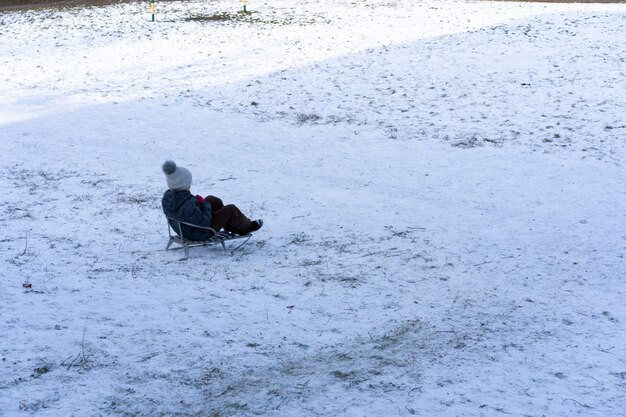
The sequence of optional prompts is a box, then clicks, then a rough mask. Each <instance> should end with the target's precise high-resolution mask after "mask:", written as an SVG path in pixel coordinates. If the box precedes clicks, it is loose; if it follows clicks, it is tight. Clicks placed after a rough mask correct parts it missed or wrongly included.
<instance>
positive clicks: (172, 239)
mask: <svg viewBox="0 0 626 417" xmlns="http://www.w3.org/2000/svg"><path fill="white" fill-rule="evenodd" d="M165 217H166V219H167V234H168V235H169V241H168V242H167V246H166V247H165V250H166V251H167V250H169V249H170V246H172V243H177V244H179V245H180V247H177V248H172V249H181V248H182V249H183V252H185V257H184V258H183V259H187V258H189V248H190V247H195V246H210V245H215V244H217V243H219V244H221V245H222V248H224V251H227V249H226V243H225V242H228V241H229V240H238V239H245V240H244V241H243V242H242V243H241V244H240V245H239V246H237V247H236V248H235V249H233V250H231V251H230V253H234V252H235V251H236V250H237V249H239V248H240V247H242V246H243V245H245V244H246V243H247V242H248V241H249V240H250V238H251V237H252V233H248V234H247V235H238V234H235V233H231V232H225V231H217V230H215V229H213V228H212V227H206V226H198V225H197V224H192V223H187V222H182V221H180V220H177V219H174V218H171V217H167V216H165ZM170 221H172V222H174V223H176V224H177V225H178V230H180V235H179V234H177V233H176V231H175V230H174V229H173V228H172V225H171V224H170ZM183 224H185V225H187V226H191V227H196V228H198V229H204V230H208V231H209V232H210V233H211V237H210V238H209V239H207V240H189V239H185V236H183V228H182V227H181V226H182V225H183Z"/></svg>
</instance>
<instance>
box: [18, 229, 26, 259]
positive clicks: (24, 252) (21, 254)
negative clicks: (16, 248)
mask: <svg viewBox="0 0 626 417" xmlns="http://www.w3.org/2000/svg"><path fill="white" fill-rule="evenodd" d="M26 249H28V232H26V243H25V244H24V250H23V251H22V253H20V254H19V255H18V256H23V255H25V254H26Z"/></svg>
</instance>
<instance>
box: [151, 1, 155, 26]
mask: <svg viewBox="0 0 626 417" xmlns="http://www.w3.org/2000/svg"><path fill="white" fill-rule="evenodd" d="M150 11H151V12H152V21H153V22H154V0H150Z"/></svg>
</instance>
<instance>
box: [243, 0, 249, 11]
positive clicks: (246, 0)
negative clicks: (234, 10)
mask: <svg viewBox="0 0 626 417" xmlns="http://www.w3.org/2000/svg"><path fill="white" fill-rule="evenodd" d="M246 3H248V0H243V12H244V13H246V12H247V10H246Z"/></svg>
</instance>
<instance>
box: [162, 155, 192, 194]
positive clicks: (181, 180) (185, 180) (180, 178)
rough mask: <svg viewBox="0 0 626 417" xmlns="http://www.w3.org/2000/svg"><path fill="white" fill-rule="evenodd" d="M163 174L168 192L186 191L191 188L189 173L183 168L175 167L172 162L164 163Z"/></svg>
mask: <svg viewBox="0 0 626 417" xmlns="http://www.w3.org/2000/svg"><path fill="white" fill-rule="evenodd" d="M163 172H165V179H166V180H167V188H169V189H170V190H186V189H187V188H190V187H191V172H190V171H189V170H188V169H186V168H183V167H179V166H176V162H174V161H165V163H164V164H163Z"/></svg>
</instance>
